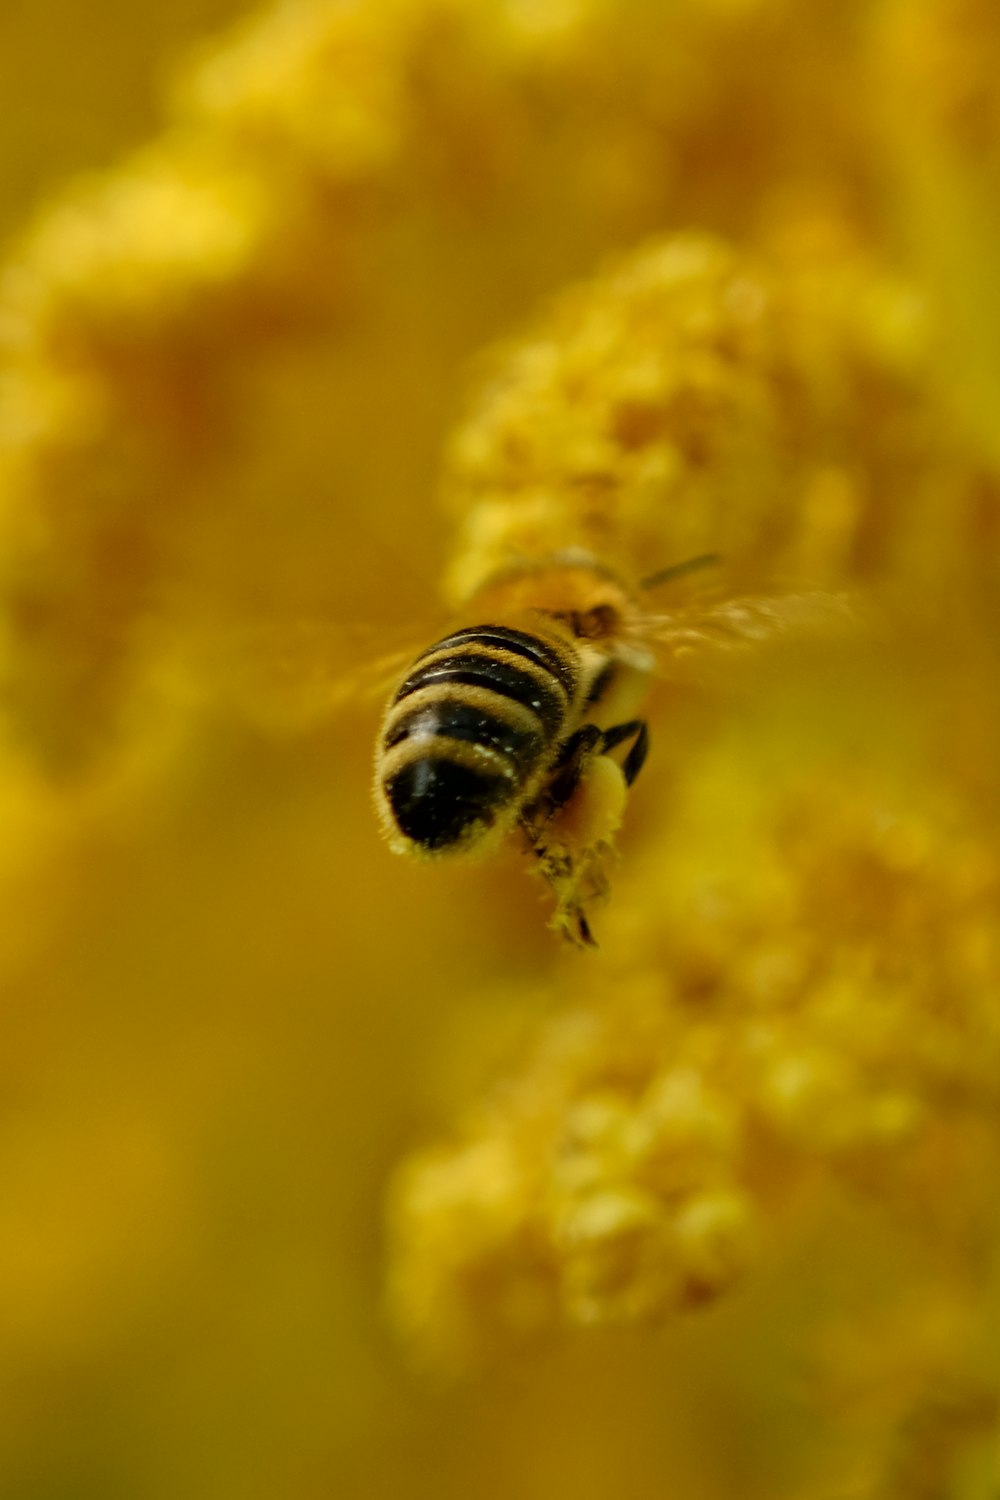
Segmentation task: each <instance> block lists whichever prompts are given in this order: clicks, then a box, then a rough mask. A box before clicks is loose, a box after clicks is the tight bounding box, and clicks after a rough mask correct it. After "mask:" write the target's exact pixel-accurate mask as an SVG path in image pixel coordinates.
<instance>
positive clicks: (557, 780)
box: [545, 724, 604, 813]
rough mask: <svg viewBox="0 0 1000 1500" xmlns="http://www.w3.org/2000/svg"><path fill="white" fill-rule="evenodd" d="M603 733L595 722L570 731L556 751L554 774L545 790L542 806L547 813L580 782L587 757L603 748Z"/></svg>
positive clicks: (553, 810) (564, 798)
mask: <svg viewBox="0 0 1000 1500" xmlns="http://www.w3.org/2000/svg"><path fill="white" fill-rule="evenodd" d="M603 744H604V735H603V733H602V731H601V730H600V729H598V727H597V725H596V724H584V726H583V728H582V729H578V730H577V731H576V733H575V734H571V735H570V737H569V739H568V740H567V741H566V743H565V745H563V747H562V750H561V751H560V752H559V759H558V761H557V762H556V766H555V774H554V776H553V777H552V780H551V781H550V782H549V784H548V786H547V787H546V790H545V805H546V807H547V809H548V810H549V812H550V813H555V812H558V811H559V809H560V808H561V807H565V806H566V803H567V802H568V801H569V799H570V798H571V797H572V795H573V793H574V792H575V791H576V789H577V787H578V786H579V784H580V777H581V775H582V773H583V768H584V766H585V765H586V763H587V761H588V760H589V759H590V757H591V756H592V755H593V754H594V753H595V752H598V753H600V752H601V751H602V749H603Z"/></svg>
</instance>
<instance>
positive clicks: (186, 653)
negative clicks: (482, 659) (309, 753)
mask: <svg viewBox="0 0 1000 1500" xmlns="http://www.w3.org/2000/svg"><path fill="white" fill-rule="evenodd" d="M434 631H435V623H434V622H433V621H431V622H428V623H425V624H424V626H423V627H422V626H421V623H420V622H418V623H417V625H416V626H415V628H414V629H413V630H409V629H407V630H406V631H405V632H403V631H400V630H399V629H392V630H389V629H387V628H386V627H384V626H378V625H366V624H365V623H360V622H359V623H355V624H351V625H345V624H344V623H343V622H340V621H335V620H328V619H297V620H290V619H287V618H283V619H277V620H256V621H254V622H253V623H252V624H249V623H242V622H241V623H233V622H227V623H218V622H217V623H215V624H211V625H210V624H207V623H205V622H204V621H203V622H200V623H199V624H197V625H189V627H188V629H187V631H186V632H185V634H184V636H183V637H182V638H181V639H180V640H179V641H178V639H177V637H176V635H175V637H174V643H173V645H174V649H173V658H174V659H173V662H172V666H173V669H174V671H175V674H176V675H177V676H178V679H179V680H180V681H181V682H182V683H183V687H184V690H185V691H186V692H187V694H188V695H189V696H195V697H197V698H198V699H199V700H200V701H202V702H203V703H204V704H206V705H207V706H208V707H209V708H210V709H211V710H212V711H215V712H222V713H224V714H229V715H232V716H233V717H235V718H238V719H242V720H244V721H246V722H248V723H251V724H253V725H255V726H256V727H257V728H259V729H263V730H265V731H266V732H268V733H271V734H289V735H295V734H304V733H308V732H310V731H311V730H315V729H319V728H320V727H321V726H322V725H323V724H324V723H325V722H327V721H328V720H330V719H332V718H334V717H335V716H336V715H337V714H339V713H342V712H344V711H345V710H348V709H351V708H356V709H357V710H358V711H359V712H360V711H363V710H364V709H365V708H366V707H371V708H374V707H376V706H377V705H378V703H379V702H380V701H381V700H384V699H385V698H386V697H387V696H388V694H389V692H390V691H391V689H392V687H393V686H394V684H395V682H396V681H397V680H398V679H399V677H400V676H401V675H402V673H403V672H404V671H405V669H406V667H407V666H408V665H409V663H410V662H411V661H412V660H413V658H414V657H415V656H416V655H417V654H418V653H419V652H420V651H421V650H423V649H424V647H426V646H427V644H428V643H429V642H430V641H432V640H433V639H434Z"/></svg>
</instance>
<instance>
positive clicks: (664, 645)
mask: <svg viewBox="0 0 1000 1500" xmlns="http://www.w3.org/2000/svg"><path fill="white" fill-rule="evenodd" d="M645 623H646V628H647V633H648V638H649V640H650V641H652V642H653V643H654V645H656V646H657V647H658V648H659V649H658V652H657V654H658V656H659V657H660V659H661V662H662V664H663V666H664V668H665V669H666V670H667V671H668V672H669V671H670V670H671V668H672V666H674V665H678V666H680V665H681V664H684V663H687V662H691V663H692V664H694V663H697V662H698V661H700V660H709V659H711V658H712V657H713V656H724V655H726V654H727V653H729V654H732V653H738V652H745V651H753V650H756V649H758V648H760V647H762V646H765V645H767V644H768V643H770V642H775V641H780V640H805V639H808V638H813V639H816V638H826V639H837V638H843V637H845V636H847V635H850V634H853V633H855V632H856V631H857V630H859V629H860V628H861V625H862V619H861V614H860V610H859V607H858V604H857V601H856V600H855V599H854V598H853V597H852V596H851V595H849V594H845V593H824V592H820V591H815V592H804V593H790V594H779V595H766V596H765V595H761V596H754V595H743V596H740V597H738V598H734V599H718V598H715V599H705V598H703V599H700V600H693V601H691V602H689V603H686V604H684V605H682V606H681V607H680V608H678V609H676V610H674V611H672V612H671V613H670V614H664V615H653V616H647V619H646V622H645Z"/></svg>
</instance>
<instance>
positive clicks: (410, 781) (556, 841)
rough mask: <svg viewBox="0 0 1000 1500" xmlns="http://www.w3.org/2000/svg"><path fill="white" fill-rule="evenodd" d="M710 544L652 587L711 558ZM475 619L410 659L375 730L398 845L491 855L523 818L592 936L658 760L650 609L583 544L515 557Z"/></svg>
mask: <svg viewBox="0 0 1000 1500" xmlns="http://www.w3.org/2000/svg"><path fill="white" fill-rule="evenodd" d="M716 561H717V558H715V557H714V556H712V555H705V556H702V557H698V558H693V559H690V560H689V561H687V562H685V563H682V564H680V565H677V566H674V567H671V568H668V569H665V570H663V571H662V572H661V573H658V574H656V575H653V577H651V578H649V579H646V580H644V581H643V586H644V587H647V588H648V587H651V586H653V585H654V584H661V583H664V582H666V581H667V580H669V579H672V578H675V577H678V576H680V575H681V574H683V573H688V572H690V571H692V570H694V569H696V568H701V567H705V566H707V565H709V564H711V563H713V562H716ZM468 618H469V619H470V620H471V621H472V622H473V623H471V624H467V625H462V626H460V627H459V628H458V629H455V630H452V631H450V632H449V633H448V634H447V635H444V636H443V637H442V638H441V639H440V640H437V641H435V642H434V644H433V645H432V646H429V647H428V648H427V649H426V650H425V651H423V652H421V653H420V655H419V656H417V657H416V659H415V660H414V661H413V662H412V663H411V664H410V666H409V668H408V669H407V671H406V672H405V674H404V676H403V678H402V680H401V681H400V682H399V684H398V686H397V687H396V688H395V690H394V691H393V692H392V694H391V696H390V698H389V703H388V706H387V708H386V711H385V714H384V716H383V719H382V723H381V727H380V729H379V734H378V742H377V748H376V765H375V799H376V805H377V808H378V812H379V816H380V818H381V822H382V825H383V828H384V829H385V832H386V834H387V836H388V840H389V844H390V846H391V847H392V848H393V849H394V850H395V851H397V852H399V853H403V854H411V855H416V856H419V857H423V858H433V859H437V858H444V857H452V856H461V855H471V854H485V853H488V852H489V851H491V850H492V849H494V848H495V847H496V846H497V845H498V844H499V843H500V842H501V841H502V840H504V839H505V838H507V837H508V836H509V835H510V834H512V833H513V832H514V831H515V830H519V832H520V834H521V837H522V839H523V841H524V842H525V844H526V846H527V848H528V850H529V851H530V854H531V855H532V857H533V858H534V860H535V861H536V864H537V868H538V870H539V872H540V873H541V874H542V875H543V877H544V878H545V879H546V880H547V881H548V883H549V885H550V886H551V887H552V889H553V891H554V893H555V896H556V914H555V917H554V919H553V925H554V926H555V927H556V928H557V930H559V931H561V932H562V933H563V934H564V935H565V936H566V937H568V938H569V939H570V940H571V941H573V942H575V943H577V944H579V945H581V946H590V945H593V944H594V938H593V935H592V932H591V928H590V922H589V918H588V914H587V912H588V907H589V906H590V905H591V904H593V903H594V902H595V901H597V900H599V899H601V898H603V896H604V895H605V894H606V890H607V876H606V873H605V864H606V859H607V854H608V852H609V849H610V846H611V839H612V838H613V835H614V833H615V832H616V831H617V828H618V825H619V824H620V822H621V815H622V810H623V807H624V802H625V794H626V791H627V789H628V787H630V786H631V785H632V783H633V782H634V781H635V779H636V777H637V776H638V774H639V772H640V771H641V770H642V767H643V765H644V764H645V761H646V757H647V754H648V751H649V728H648V725H647V722H646V720H645V719H643V718H640V717H637V716H636V713H635V710H636V708H637V706H638V705H639V704H640V703H641V700H642V696H643V694H644V692H645V690H646V688H647V686H648V683H649V678H650V675H651V673H652V671H653V667H654V658H653V655H652V652H651V651H650V649H649V646H648V644H647V641H646V637H647V636H648V634H649V618H650V617H649V616H648V615H647V614H646V612H645V611H644V610H643V609H642V608H641V607H640V605H639V604H638V603H637V601H636V599H635V597H634V596H633V594H632V593H631V592H630V591H629V590H628V589H627V587H626V586H625V585H624V584H623V583H622V582H621V581H620V580H619V579H618V578H617V577H616V576H615V575H614V573H613V572H612V571H611V570H610V569H608V568H606V567H604V566H602V565H601V564H600V563H599V562H598V561H597V559H595V558H594V557H592V556H589V555H588V554H586V553H580V552H569V553H563V554H557V555H555V556H553V557H551V558H549V559H543V560H541V561H538V562H535V563H524V564H521V565H519V566H516V567H512V568H509V569H507V570H505V571H504V572H502V573H500V574H497V575H495V576H494V577H493V578H492V579H491V580H489V581H488V582H487V583H486V584H485V585H484V586H483V587H482V588H481V589H480V590H479V591H477V593H476V595H475V596H474V597H473V599H472V600H471V601H470V602H469V605H468Z"/></svg>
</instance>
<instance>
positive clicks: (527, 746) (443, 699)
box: [377, 625, 579, 853]
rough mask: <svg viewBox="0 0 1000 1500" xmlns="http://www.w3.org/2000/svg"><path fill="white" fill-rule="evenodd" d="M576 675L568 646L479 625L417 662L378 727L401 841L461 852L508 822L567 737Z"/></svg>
mask: <svg viewBox="0 0 1000 1500" xmlns="http://www.w3.org/2000/svg"><path fill="white" fill-rule="evenodd" d="M578 687H579V673H578V666H577V662H576V660H575V659H574V655H573V652H572V649H571V647H570V646H569V645H568V643H567V644H563V642H562V641H559V640H556V639H553V638H551V637H548V636H545V637H541V636H536V635H534V634H530V633H528V632H526V631H522V630H514V629H512V628H511V627H510V626H506V625H479V626H475V627H473V628H471V629H468V630H459V631H456V633H455V634H454V635H449V636H447V637H446V638H445V639H444V640H442V641H438V643H437V644H436V645H434V646H432V647H431V648H430V650H429V651H425V652H424V653H423V655H422V656H419V657H418V658H417V660H416V662H415V663H414V665H413V668H412V670H411V671H410V673H409V675H408V676H407V678H406V680H405V682H404V683H403V684H402V686H401V687H400V688H399V689H398V691H397V692H396V694H395V696H394V698H393V699H392V702H391V703H390V705H389V709H388V712H387V714H386V718H385V722H384V724H383V726H382V738H381V743H380V747H379V749H380V755H379V764H378V768H377V773H378V779H379V792H380V795H381V797H382V799H383V801H384V809H385V812H386V814H387V815H388V816H389V817H390V818H391V820H392V822H393V823H394V824H395V827H396V828H397V829H398V831H399V833H400V834H402V836H403V838H404V839H405V840H407V841H408V842H409V843H410V844H414V845H417V846H418V847H419V848H420V849H422V850H425V851H427V852H428V853H435V852H447V851H448V850H453V849H459V848H464V847H466V846H468V845H469V844H471V843H472V842H474V841H475V840H476V839H478V838H479V837H481V836H482V835H483V834H484V833H485V832H486V831H487V830H488V829H489V828H491V827H493V826H494V825H495V824H496V823H497V822H498V820H499V821H505V820H506V821H509V818H510V814H511V813H512V811H513V810H514V809H516V808H518V807H520V806H521V805H522V804H523V803H524V802H525V801H526V800H527V798H528V796H529V795H530V793H531V792H532V791H533V789H534V787H535V786H536V785H537V781H538V777H539V773H540V772H541V771H542V769H543V768H544V767H546V766H547V765H548V764H549V763H550V761H551V759H552V756H553V753H554V750H555V747H556V746H557V745H558V744H559V742H560V741H561V740H562V739H563V738H564V737H565V734H566V730H567V724H568V722H569V720H570V718H571V715H572V713H573V710H574V706H575V703H576V699H577V694H578Z"/></svg>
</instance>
